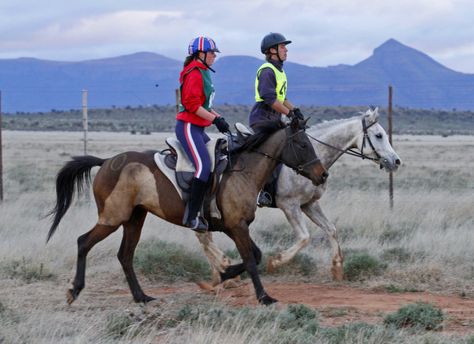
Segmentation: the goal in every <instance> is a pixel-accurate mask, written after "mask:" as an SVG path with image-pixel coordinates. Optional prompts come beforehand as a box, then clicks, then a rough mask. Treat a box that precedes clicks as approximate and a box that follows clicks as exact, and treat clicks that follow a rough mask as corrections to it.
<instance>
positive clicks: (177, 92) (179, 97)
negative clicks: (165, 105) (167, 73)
mask: <svg viewBox="0 0 474 344" xmlns="http://www.w3.org/2000/svg"><path fill="white" fill-rule="evenodd" d="M174 93H175V97H176V113H178V112H179V104H180V103H181V92H180V90H179V88H177V89H175V90H174Z"/></svg>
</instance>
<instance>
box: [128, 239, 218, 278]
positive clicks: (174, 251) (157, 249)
mask: <svg viewBox="0 0 474 344" xmlns="http://www.w3.org/2000/svg"><path fill="white" fill-rule="evenodd" d="M135 266H136V267H137V269H139V270H140V271H141V272H142V273H143V274H144V275H145V276H147V277H148V278H149V279H151V280H153V281H158V280H163V279H164V280H165V281H167V282H175V281H177V280H185V281H196V280H201V279H205V278H210V268H209V264H208V263H207V261H206V260H205V259H204V257H202V256H200V255H198V254H197V253H194V252H189V251H186V249H185V248H184V246H182V245H177V244H174V243H168V242H164V241H157V240H152V241H149V242H146V243H144V244H143V245H141V246H139V247H138V249H137V252H136V255H135Z"/></svg>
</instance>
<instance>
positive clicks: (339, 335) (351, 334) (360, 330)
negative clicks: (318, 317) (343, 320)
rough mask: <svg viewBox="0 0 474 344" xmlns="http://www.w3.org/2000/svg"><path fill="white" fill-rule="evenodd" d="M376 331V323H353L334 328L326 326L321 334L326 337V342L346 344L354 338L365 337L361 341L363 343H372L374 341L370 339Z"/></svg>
mask: <svg viewBox="0 0 474 344" xmlns="http://www.w3.org/2000/svg"><path fill="white" fill-rule="evenodd" d="M376 331H377V327H376V326H375V325H370V324H366V323H352V324H347V325H342V326H339V327H334V328H331V327H328V328H324V329H322V330H321V333H320V336H321V337H322V338H324V339H326V341H325V342H327V343H329V344H345V343H347V342H350V340H349V339H352V338H359V339H363V340H361V341H360V342H361V343H370V342H372V341H371V340H370V339H372V337H374V333H375V332H376Z"/></svg>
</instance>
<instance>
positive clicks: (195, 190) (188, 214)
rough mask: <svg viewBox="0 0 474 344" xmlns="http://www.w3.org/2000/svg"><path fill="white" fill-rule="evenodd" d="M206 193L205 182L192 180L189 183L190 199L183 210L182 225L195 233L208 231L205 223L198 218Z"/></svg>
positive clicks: (202, 219)
mask: <svg viewBox="0 0 474 344" xmlns="http://www.w3.org/2000/svg"><path fill="white" fill-rule="evenodd" d="M206 191H207V182H203V181H202V180H199V179H197V178H193V180H192V182H191V195H190V199H189V201H188V203H187V204H186V208H185V210H184V216H183V225H184V226H186V227H189V228H191V229H192V230H194V231H196V232H205V231H207V230H208V225H207V221H206V220H205V219H204V218H202V217H201V216H198V212H199V211H200V210H201V207H202V202H203V201H204V195H205V194H206Z"/></svg>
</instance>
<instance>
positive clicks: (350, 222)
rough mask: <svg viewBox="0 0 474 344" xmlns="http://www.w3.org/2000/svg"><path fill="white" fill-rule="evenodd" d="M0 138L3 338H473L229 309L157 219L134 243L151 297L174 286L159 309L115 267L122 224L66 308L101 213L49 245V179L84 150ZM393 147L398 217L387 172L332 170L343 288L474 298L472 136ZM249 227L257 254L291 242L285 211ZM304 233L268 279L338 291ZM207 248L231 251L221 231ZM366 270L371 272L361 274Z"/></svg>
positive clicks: (102, 147) (64, 143)
mask: <svg viewBox="0 0 474 344" xmlns="http://www.w3.org/2000/svg"><path fill="white" fill-rule="evenodd" d="M170 135H171V134H167V133H160V134H158V133H152V134H150V135H131V134H130V133H112V132H107V133H106V132H92V133H89V142H88V147H87V148H88V153H89V154H92V155H96V156H99V157H109V156H112V155H114V154H116V153H119V152H122V151H125V150H138V151H142V150H146V149H161V148H164V146H163V140H164V138H165V137H166V136H170ZM3 143H4V148H3V163H4V201H3V203H1V204H0V235H1V238H2V240H1V241H0V343H3V342H5V343H52V342H55V343H143V342H146V343H190V342H191V343H313V342H321V343H382V342H384V343H388V342H394V343H407V342H410V343H474V334H473V333H474V322H473V321H471V320H468V322H467V323H466V324H463V325H462V327H461V328H462V329H463V330H462V331H458V332H455V333H452V332H432V331H425V330H421V329H416V330H413V329H412V330H410V329H406V328H402V329H399V328H395V327H390V326H387V325H384V324H383V322H376V323H368V322H367V323H366V322H364V321H363V320H361V321H357V319H356V320H354V321H350V322H347V323H345V324H344V325H339V326H334V327H328V326H323V325H321V324H323V323H324V318H325V317H330V316H332V317H338V316H341V315H342V313H344V312H345V311H347V310H345V309H344V308H338V309H336V310H335V312H334V313H333V314H332V315H328V313H327V312H326V313H324V315H321V313H320V310H319V309H314V308H311V307H306V306H304V305H303V306H301V307H299V308H298V306H291V305H290V306H286V305H284V306H283V305H280V306H277V307H267V308H265V307H256V308H255V307H243V308H238V307H232V306H229V304H228V303H226V302H224V301H223V300H222V299H220V298H217V297H215V296H214V295H211V294H206V293H202V292H199V291H198V290H197V289H196V287H195V286H194V284H193V283H191V282H192V281H194V280H196V279H199V275H202V278H203V279H206V278H209V270H208V268H207V265H206V264H205V263H206V261H205V258H204V255H203V254H202V252H201V251H200V246H199V244H198V242H197V239H195V237H194V234H193V233H192V232H190V231H188V230H185V229H183V228H180V227H177V226H173V225H170V224H167V223H165V222H164V221H162V220H160V219H157V218H156V217H153V216H148V218H147V220H146V223H145V227H144V231H143V235H142V239H141V243H140V244H139V247H138V249H137V256H138V257H137V261H136V266H137V271H138V275H139V279H140V281H141V282H142V285H143V287H144V288H145V289H147V288H148V289H152V288H161V289H160V290H161V291H166V290H167V289H166V288H167V287H171V288H179V292H172V290H174V289H169V290H170V292H169V293H165V294H164V295H154V296H157V297H158V298H159V301H157V302H153V303H152V304H150V305H147V306H143V305H136V304H134V303H133V301H132V297H131V295H130V293H128V287H127V286H126V281H125V278H124V275H123V273H122V270H121V267H120V264H119V263H118V261H117V259H116V252H117V251H118V247H119V245H120V240H121V233H120V230H119V231H117V232H116V233H114V234H112V235H111V236H110V237H109V238H107V239H106V240H104V241H103V242H101V243H100V244H99V245H97V246H96V247H94V249H93V250H92V251H91V252H90V254H89V256H88V258H89V260H88V270H87V276H86V288H85V289H84V291H83V292H82V294H81V296H80V297H79V299H78V300H77V301H76V302H75V303H74V304H73V305H72V306H68V305H66V302H65V291H66V289H67V288H69V284H70V283H69V282H70V280H71V279H72V277H73V275H74V271H75V261H76V254H77V247H76V239H77V237H78V236H79V235H81V234H83V233H85V232H86V231H88V230H89V229H90V228H91V227H92V226H93V225H94V224H95V221H96V209H95V205H94V203H93V198H92V196H91V195H90V194H87V195H86V196H85V197H81V198H79V199H78V201H77V202H75V203H74V205H73V207H72V208H71V209H70V210H69V212H68V213H67V214H66V216H65V217H64V219H63V221H62V223H61V225H60V227H59V229H58V231H57V233H56V234H55V236H54V237H53V238H52V240H51V241H50V243H48V244H47V245H45V239H46V234H47V231H48V229H49V225H50V222H49V219H48V218H45V215H46V214H47V213H48V211H50V210H51V208H52V207H53V206H54V202H55V190H54V180H55V174H56V173H57V171H58V170H59V168H60V167H61V166H62V165H63V164H64V163H65V161H67V160H68V159H69V158H70V157H71V156H74V155H82V154H83V142H82V133H79V132H40V131H38V132H26V131H21V132H19V131H4V132H3ZM394 148H395V150H396V151H397V153H398V154H399V156H400V157H401V159H402V160H403V166H402V167H401V169H400V170H399V171H398V172H397V173H396V174H394V186H395V193H394V208H393V210H390V207H389V199H388V174H386V173H385V172H382V171H380V170H379V169H378V168H377V166H375V165H371V164H370V163H369V162H367V161H362V160H357V159H356V158H353V157H343V158H341V159H340V160H339V161H338V162H337V163H336V164H335V165H334V166H333V167H332V168H331V170H330V174H331V175H330V180H329V188H328V191H327V193H326V194H325V195H324V197H323V199H322V206H323V209H324V210H325V212H326V214H327V215H328V217H329V218H330V219H331V220H332V221H334V222H335V224H336V227H337V228H338V230H339V236H340V240H341V245H342V248H343V250H344V253H345V257H346V268H347V266H349V267H350V268H352V269H354V270H352V271H351V270H348V271H347V272H349V273H350V274H353V276H355V278H353V279H351V280H350V281H347V280H346V281H344V282H342V285H343V286H349V287H354V288H355V287H357V288H364V289H367V290H385V291H386V292H387V293H389V292H406V291H415V290H418V291H429V292H433V293H435V294H443V295H457V296H462V297H464V298H465V299H466V300H472V299H474V216H473V209H474V136H448V137H441V136H395V137H394ZM93 171H94V172H95V170H93ZM251 228H252V237H253V238H255V240H256V242H257V244H258V245H259V246H260V247H261V248H262V250H263V253H264V255H265V256H267V255H268V253H269V252H272V251H276V250H277V249H279V248H281V247H287V246H288V243H289V241H290V240H293V239H292V238H293V236H292V232H291V229H290V228H289V225H288V224H287V223H286V221H285V219H284V216H283V214H282V213H281V212H280V211H279V210H275V209H259V210H258V212H257V217H256V221H255V222H254V223H253V224H252V226H251ZM311 232H312V237H313V241H312V242H311V244H310V245H309V246H308V247H307V248H305V249H304V251H303V253H301V254H300V255H299V256H298V259H296V262H294V263H292V265H291V266H290V268H283V269H281V270H280V271H279V272H277V273H276V274H272V275H269V274H265V273H263V281H264V283H265V284H266V285H271V284H272V283H274V282H281V281H292V282H298V283H302V284H304V283H312V284H315V283H316V284H323V285H327V286H333V285H334V286H336V285H337V286H340V285H341V284H335V283H334V282H331V280H330V273H329V266H330V250H329V244H328V243H327V241H326V240H325V238H324V236H323V235H322V232H320V231H319V230H318V229H317V228H315V226H314V225H313V226H312V227H311ZM215 240H216V241H217V242H218V244H219V246H221V248H222V249H224V250H226V251H227V252H229V254H233V253H235V252H233V250H234V246H233V244H232V242H230V240H228V239H227V238H225V237H224V236H223V235H219V234H216V235H215ZM158 249H159V250H161V251H162V252H165V253H164V254H162V255H161V256H159V257H158V258H156V259H161V261H160V262H161V263H160V264H161V265H166V264H167V263H169V264H168V265H167V268H166V269H160V270H159V271H149V270H150V269H147V267H149V266H150V265H151V264H156V262H154V261H153V259H154V258H153V255H152V254H150V253H154V252H155V251H156V250H158ZM364 255H365V256H364ZM183 256H187V257H191V260H185V259H183V258H182V257H183ZM361 256H362V257H369V258H370V259H372V260H370V261H369V260H366V261H362V263H361V264H362V266H361V265H360V264H359V265H357V264H356V263H355V260H351V259H352V258H354V257H361ZM191 262H200V264H191ZM351 263H352V265H351ZM364 264H365V265H364ZM370 264H375V266H376V267H378V268H377V269H374V270H370V269H366V268H367V266H368V265H370ZM357 269H361V270H363V271H362V272H363V273H359V270H357ZM364 269H365V270H364Z"/></svg>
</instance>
